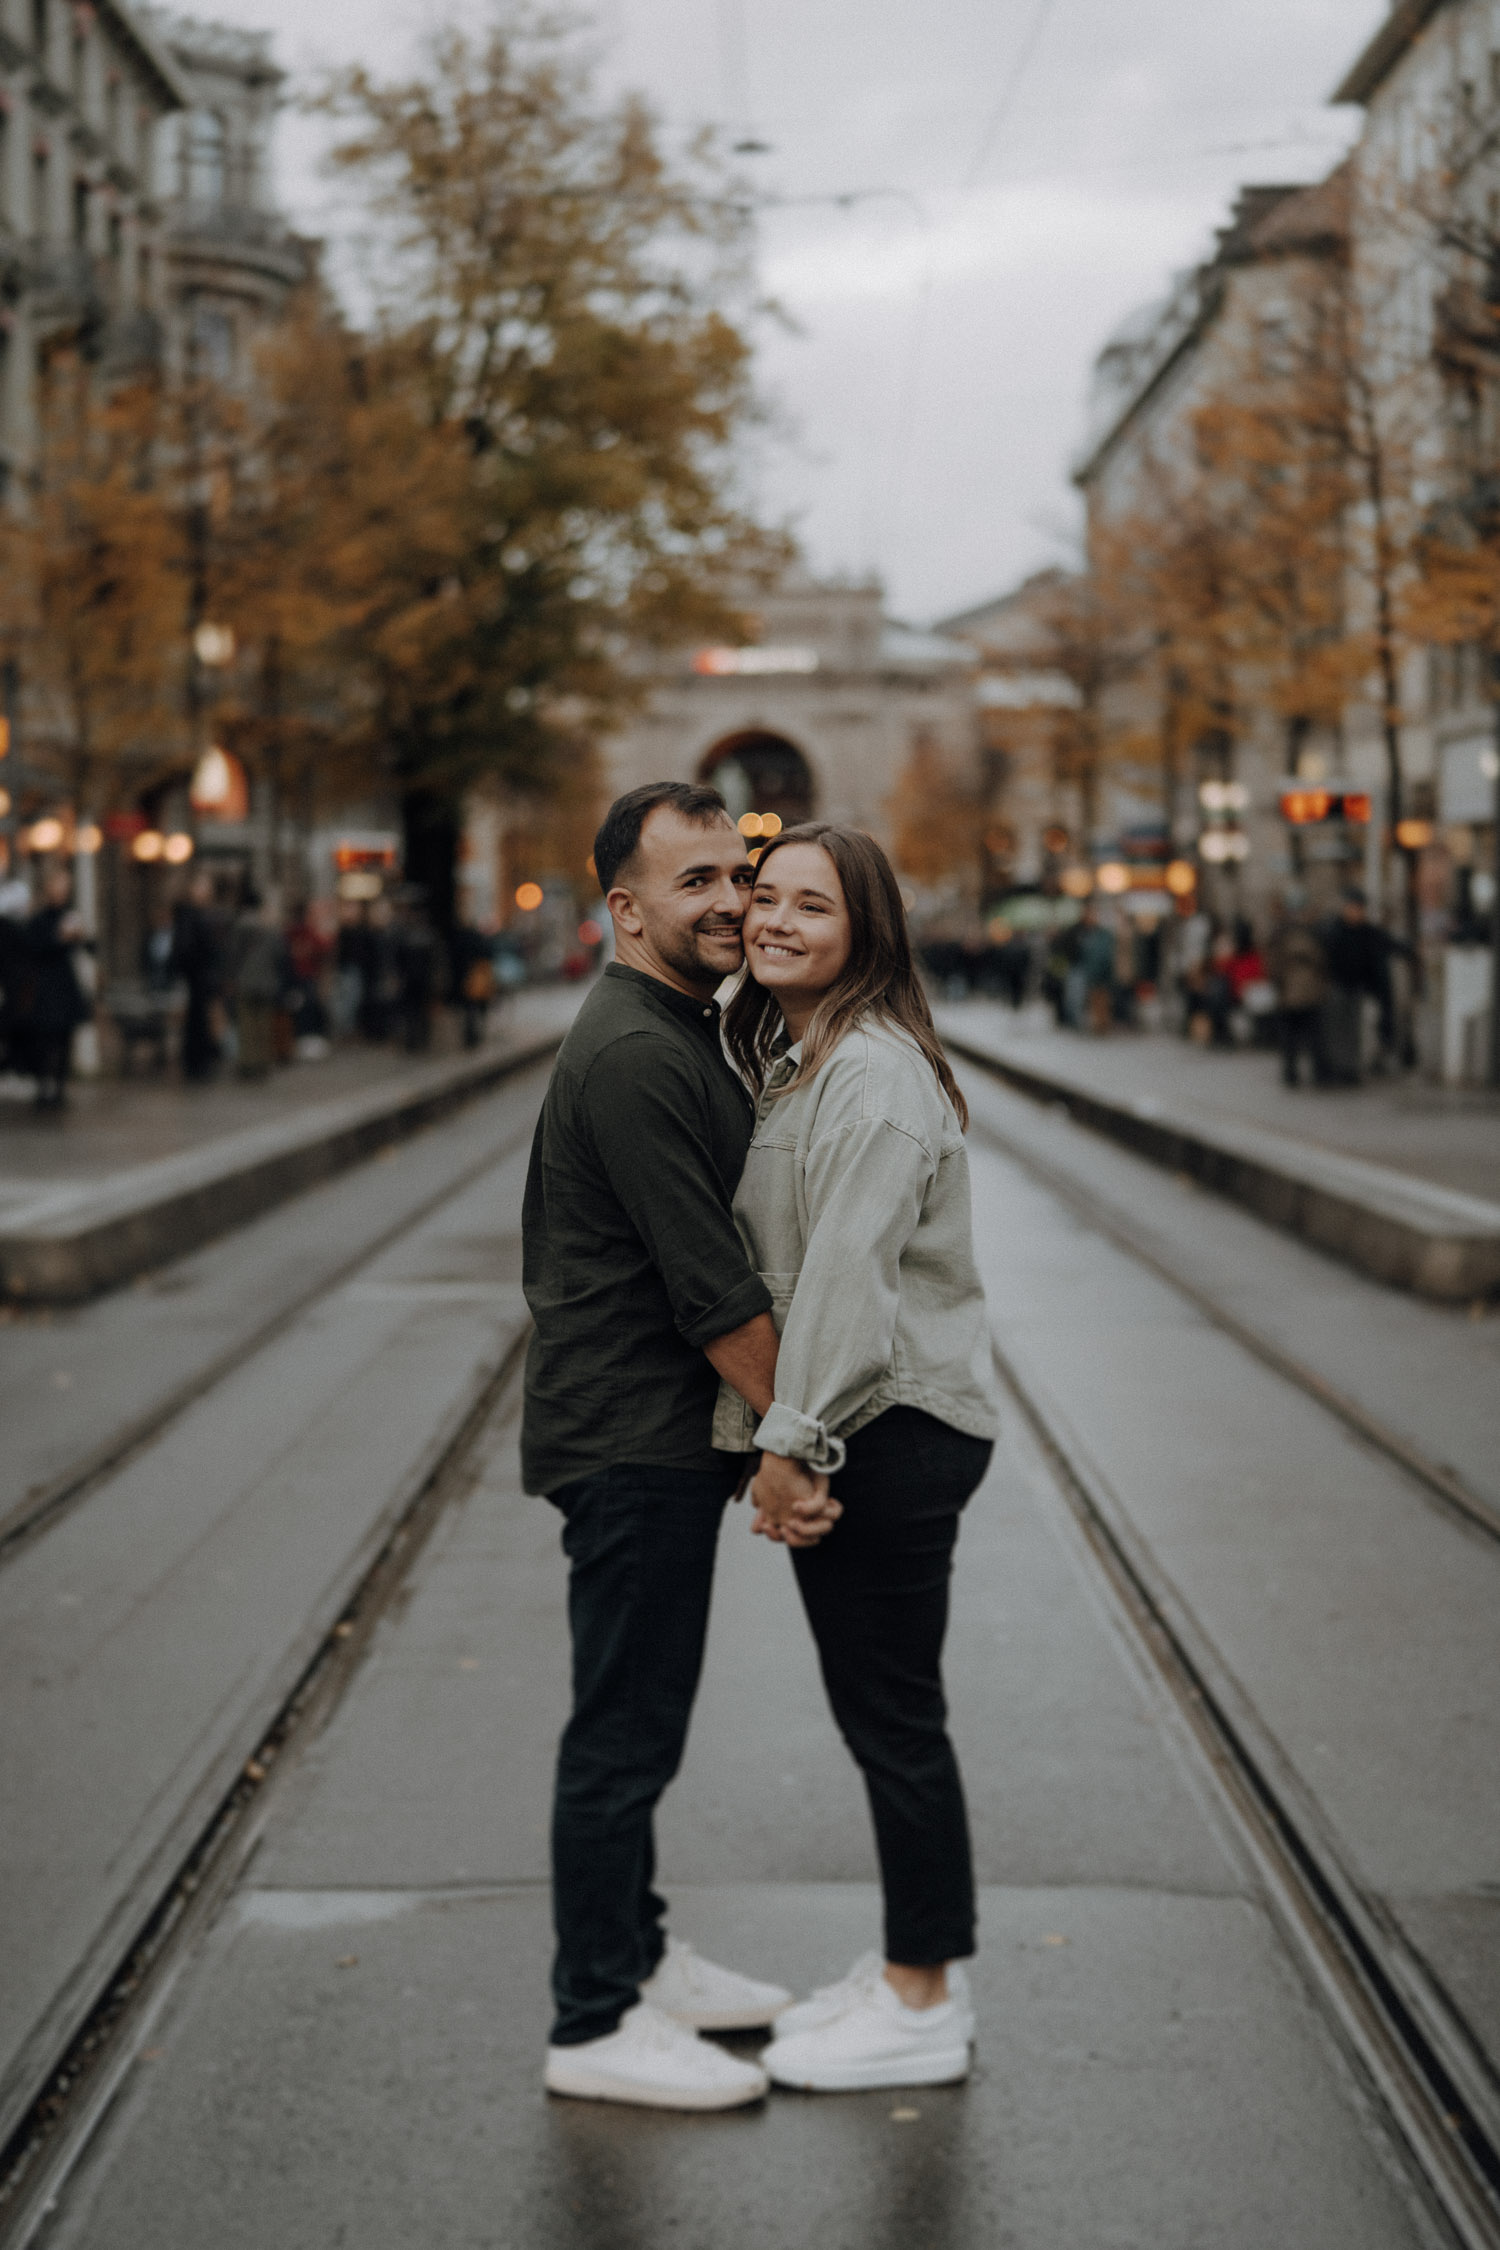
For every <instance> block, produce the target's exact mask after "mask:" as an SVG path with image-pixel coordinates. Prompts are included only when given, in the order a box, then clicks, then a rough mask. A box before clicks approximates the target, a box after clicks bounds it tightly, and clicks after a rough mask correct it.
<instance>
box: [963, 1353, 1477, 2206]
mask: <svg viewBox="0 0 1500 2250" xmlns="http://www.w3.org/2000/svg"><path fill="white" fill-rule="evenodd" d="M992 1342H993V1348H994V1356H995V1364H996V1368H997V1370H998V1372H999V1374H1000V1377H1001V1381H1002V1383H1003V1384H1004V1386H1005V1388H1006V1390H1007V1391H1008V1392H1009V1393H1010V1395H1011V1397H1012V1398H1013V1400H1014V1401H1015V1404H1016V1406H1017V1408H1018V1410H1019V1411H1020V1413H1021V1414H1022V1415H1023V1417H1024V1418H1025V1421H1026V1423H1027V1426H1028V1428H1029V1429H1030V1430H1031V1432H1032V1435H1033V1437H1034V1438H1035V1440H1036V1442H1037V1444H1038V1445H1039V1447H1040V1449H1041V1451H1042V1454H1043V1456H1044V1458H1045V1460H1046V1462H1047V1464H1048V1466H1049V1468H1050V1470H1051V1472H1052V1474H1053V1476H1054V1477H1055V1479H1056V1481H1057V1484H1058V1488H1059V1490H1060V1492H1061V1494H1062V1496H1063V1498H1064V1500H1065V1502H1066V1504H1067V1506H1068V1508H1069V1510H1070V1512H1071V1514H1072V1515H1073V1517H1074V1520H1075V1522H1076V1523H1077V1525H1078V1527H1079V1529H1080V1531H1081V1533H1082V1535H1083V1537H1084V1539H1085V1542H1086V1544H1087V1546H1088V1549H1089V1551H1090V1553H1091V1555H1092V1556H1093V1558H1094V1560H1095V1562H1096V1564H1097V1566H1098V1567H1099V1569H1100V1571H1101V1574H1102V1575H1103V1577H1104V1579H1105V1582H1106V1584H1107V1585H1108V1586H1109V1588H1110V1590H1111V1592H1112V1594H1113V1595H1114V1598H1115V1600H1116V1602H1117V1604H1118V1605H1119V1608H1120V1610H1121V1612H1122V1614H1123V1617H1124V1619H1125V1621H1126V1622H1127V1624H1128V1626H1129V1628H1130V1629H1131V1631H1132V1633H1133V1636H1134V1638H1135V1640H1136V1642H1137V1644H1138V1645H1139V1646H1140V1648H1141V1650H1142V1652H1143V1654H1144V1655H1145V1657H1146V1658H1147V1660H1148V1661H1149V1662H1150V1664H1151V1666H1152V1668H1153V1670H1154V1671H1155V1673H1156V1674H1157V1676H1158V1677H1159V1678H1160V1679H1161V1680H1162V1682H1163V1684H1164V1685H1165V1687H1166V1688H1167V1690H1168V1692H1169V1693H1170V1695H1171V1697H1172V1699H1173V1701H1174V1703H1175V1705H1176V1707H1177V1709H1178V1711H1179V1712H1180V1714H1181V1716H1182V1717H1183V1719H1184V1720H1185V1721H1186V1723H1187V1725H1188V1727H1189V1729H1190V1731H1191V1733H1192V1735H1193V1737H1194V1739H1195V1740H1196V1742H1197V1743H1198V1745H1199V1748H1200V1749H1201V1750H1202V1751H1203V1753H1204V1754H1205V1756H1206V1759H1207V1762H1208V1764H1209V1767H1210V1769H1211V1771H1212V1772H1213V1774H1214V1776H1215V1778H1216V1779H1217V1781H1218V1783H1219V1787H1220V1790H1221V1792H1222V1796H1223V1799H1224V1802H1225V1805H1226V1809H1227V1811H1228V1814H1229V1817H1230V1819H1231V1820H1232V1823H1233V1826H1234V1830H1235V1833H1236V1835H1237V1836H1238V1838H1239V1840H1240V1842H1241V1843H1242V1845H1243V1846H1244V1847H1245V1849H1246V1850H1247V1852H1248V1854H1249V1857H1250V1860H1251V1863H1252V1865H1253V1867H1254V1869H1255V1872H1256V1874H1257V1876H1258V1878H1259V1880H1260V1882H1261V1885H1262V1888H1263V1893H1264V1897H1265V1900H1266V1903H1267V1905H1268V1907H1269V1909H1270V1912H1271V1914H1272V1918H1273V1920H1274V1922H1275V1924H1276V1927H1277V1928H1278V1930H1279V1932H1280V1933H1281V1935H1282V1937H1283V1939H1284V1941H1285V1942H1286V1943H1287V1946H1288V1950H1289V1952H1290V1953H1291V1955H1292V1958H1293V1960H1294V1961H1295V1963H1296V1964H1297V1966H1298V1967H1299V1968H1300V1970H1301V1971H1302V1973H1303V1975H1304V1977H1305V1979H1306V1981H1307V1982H1308V1984H1309V1986H1310V1988H1311V1990H1312V1992H1313V1995H1314V1998H1315V2000H1316V2002H1317V2003H1318V2004H1319V2006H1320V2008H1321V2010H1322V2012H1323V2014H1324V2016H1325V2018H1326V2019H1327V2020H1328V2021H1329V2022H1330V2024H1331V2025H1332V2027H1333V2029H1334V2031H1335V2033H1336V2035H1337V2037H1338V2040H1339V2043H1340V2045H1341V2047H1342V2049H1343V2051H1344V2053H1345V2055H1346V2056H1347V2057H1348V2059H1349V2061H1350V2062H1351V2064H1352V2065H1353V2067H1354V2069H1355V2072H1356V2074H1357V2076H1358V2078H1359V2080H1360V2082H1361V2083H1362V2084H1363V2085H1364V2086H1365V2087H1366V2089H1367V2090H1368V2092H1369V2094H1370V2095H1371V2096H1372V2097H1373V2099H1374V2101H1375V2104H1376V2106H1377V2108H1378V2110H1379V2111H1380V2113H1381V2114H1382V2115H1383V2116H1384V2117H1385V2119H1386V2120H1387V2122H1388V2124H1389V2126H1390V2128H1391V2130H1392V2133H1393V2136H1394V2138H1395V2140H1396V2142H1397V2145H1398V2146H1399V2147H1400V2148H1401V2149H1402V2150H1403V2151H1404V2153H1405V2155H1406V2157H1407V2159H1408V2161H1409V2164H1410V2165H1411V2167H1412V2168H1413V2169H1414V2173H1415V2178H1416V2182H1417V2184H1418V2185H1419V2187H1420V2188H1421V2189H1422V2190H1423V2191H1425V2200H1426V2201H1427V2203H1428V2205H1429V2207H1430V2209H1431V2211H1432V2213H1433V2215H1434V2216H1436V2217H1437V2218H1438V2219H1439V2220H1440V2221H1441V2223H1442V2225H1443V2227H1444V2229H1445V2231H1446V2233H1447V2234H1448V2235H1449V2237H1450V2238H1451V2240H1452V2241H1453V2242H1454V2243H1456V2244H1458V2245H1461V2246H1462V2250H1500V2088H1497V2086H1496V2083H1495V2079H1494V2075H1493V2072H1492V2070H1491V2067H1490V2065H1489V2062H1488V2058H1487V2057H1485V2056H1484V2055H1483V2053H1482V2052H1481V2050H1480V2049H1479V2048H1478V2046H1477V2044H1476V2043H1475V2042H1474V2040H1473V2038H1472V2035H1471V2034H1470V2033H1469V2031H1468V2028H1467V2026H1466V2025H1465V2024H1464V2023H1463V2022H1462V2019H1461V2018H1459V2017H1458V2016H1457V2015H1456V2013H1455V2012H1454V2011H1453V2010H1452V2009H1451V2007H1450V2005H1449V2003H1448V2002H1447V1999H1446V1996H1445V1995H1444V1994H1442V1993H1441V1991H1440V1990H1439V1988H1438V1987H1437V1986H1436V1985H1435V1984H1434V1983H1433V1980H1432V1979H1431V1977H1430V1975H1428V1973H1427V1972H1426V1969H1425V1966H1424V1965H1423V1964H1422V1963H1421V1962H1420V1961H1419V1960H1418V1959H1417V1957H1416V1956H1415V1955H1414V1954H1413V1953H1412V1951H1411V1949H1410V1947H1409V1946H1407V1945H1406V1944H1405V1942H1404V1941H1403V1940H1402V1939H1401V1937H1400V1934H1399V1932H1398V1931H1397V1930H1396V1929H1395V1928H1394V1925H1393V1924H1391V1922H1390V1920H1389V1918H1388V1917H1387V1916H1386V1915H1385V1914H1384V1913H1383V1912H1382V1911H1381V1910H1380V1909H1379V1908H1378V1907H1377V1906H1376V1905H1375V1904H1374V1903H1373V1902H1372V1901H1371V1900H1369V1899H1368V1898H1367V1897H1366V1896H1365V1894H1364V1893H1363V1891H1362V1890H1361V1888H1360V1886H1359V1885H1358V1884H1357V1883H1356V1882H1355V1880H1354V1879H1353V1877H1352V1876H1351V1875H1350V1873H1349V1871H1348V1870H1347V1869H1346V1868H1345V1867H1344V1866H1343V1864H1342V1862H1341V1859H1340V1857H1339V1854H1338V1852H1337V1850H1336V1849H1335V1848H1334V1846H1333V1844H1332V1841H1331V1839H1330V1838H1329V1836H1328V1834H1327V1832H1326V1829H1325V1826H1324V1823H1323V1821H1322V1818H1321V1816H1320V1814H1319V1813H1318V1811H1317V1808H1316V1806H1315V1805H1314V1804H1313V1802H1312V1800H1311V1799H1310V1798H1309V1797H1308V1796H1307V1794H1306V1792H1305V1790H1304V1789H1303V1788H1302V1787H1301V1785H1300V1783H1299V1782H1298V1781H1297V1780H1296V1778H1295V1776H1293V1775H1292V1774H1291V1772H1290V1770H1289V1769H1288V1767H1287V1766H1286V1762H1285V1760H1284V1758H1283V1757H1282V1754H1281V1752H1280V1751H1279V1749H1278V1747H1277V1745H1276V1744H1275V1742H1274V1741H1273V1740H1272V1738H1271V1737H1270V1736H1269V1735H1268V1734H1267V1733H1266V1731H1265V1729H1264V1728H1263V1726H1262V1725H1261V1723H1260V1722H1259V1720H1258V1719H1257V1717H1256V1715H1255V1713H1254V1711H1253V1708H1252V1707H1251V1706H1250V1705H1249V1704H1248V1702H1247V1701H1246V1699H1245V1697H1244V1696H1243V1694H1242V1693H1241V1691H1240V1690H1239V1688H1238V1686H1237V1684H1236V1683H1235V1681H1234V1680H1233V1678H1232V1676H1231V1675H1230V1674H1229V1673H1228V1672H1227V1671H1226V1670H1225V1668H1224V1667H1223V1666H1222V1665H1221V1663H1220V1662H1219V1659H1218V1657H1217V1654H1216V1652H1215V1651H1214V1649H1213V1647H1212V1644H1211V1643H1210V1642H1209V1641H1208V1639H1207V1637H1206V1636H1205V1635H1204V1634H1203V1632H1202V1631H1201V1629H1200V1628H1199V1627H1198V1625H1197V1623H1196V1621H1195V1620H1194V1618H1193V1617H1192V1614H1191V1612H1190V1611H1189V1610H1188V1609H1187V1607H1186V1606H1185V1605H1184V1604H1183V1603H1182V1601H1181V1600H1180V1598H1179V1597H1178V1596H1177V1595H1176V1593H1175V1591H1174V1590H1173V1589H1172V1587H1171V1585H1170V1582H1169V1581H1168V1580H1167V1579H1166V1577H1165V1575H1164V1573H1162V1571H1161V1570H1160V1569H1159V1567H1158V1566H1157V1564H1156V1562H1155V1560H1154V1558H1153V1556H1152V1555H1151V1553H1150V1550H1149V1548H1148V1547H1147V1545H1146V1543H1145V1542H1144V1541H1143V1540H1142V1539H1141V1537H1140V1536H1139V1534H1138V1533H1137V1532H1136V1531H1135V1530H1134V1528H1133V1526H1132V1525H1131V1524H1130V1523H1129V1521H1128V1519H1127V1518H1126V1517H1125V1514H1124V1511H1123V1510H1122V1509H1121V1508H1120V1506H1119V1504H1118V1502H1117V1501H1116V1500H1115V1498H1114V1496H1113V1495H1112V1494H1111V1493H1110V1492H1109V1490H1108V1486H1107V1483H1106V1482H1105V1480H1104V1479H1103V1478H1102V1477H1101V1476H1099V1475H1098V1473H1097V1472H1096V1471H1095V1470H1094V1469H1093V1468H1092V1466H1091V1465H1090V1464H1089V1463H1088V1462H1087V1461H1086V1460H1085V1459H1084V1458H1081V1456H1082V1454H1083V1448H1082V1447H1081V1446H1079V1445H1078V1444H1077V1443H1076V1441H1075V1440H1074V1439H1073V1438H1072V1434H1071V1433H1070V1432H1068V1431H1067V1430H1066V1429H1065V1428H1063V1427H1060V1426H1059V1425H1060V1423H1061V1420H1062V1417H1061V1416H1060V1414H1058V1413H1057V1411H1056V1409H1055V1408H1054V1409H1053V1410H1052V1411H1050V1412H1049V1408H1048V1404H1047V1403H1044V1401H1043V1399H1042V1398H1041V1397H1039V1396H1038V1387H1037V1386H1036V1385H1035V1384H1034V1383H1033V1382H1032V1381H1031V1380H1030V1379H1029V1378H1028V1376H1027V1375H1026V1373H1025V1372H1024V1370H1023V1369H1022V1368H1021V1367H1019V1366H1018V1365H1017V1363H1016V1362H1015V1361H1014V1360H1013V1359H1012V1358H1011V1356H1010V1355H1009V1353H1008V1352H1007V1351H1006V1350H1005V1347H1004V1346H1003V1345H1002V1344H1001V1343H1000V1342H999V1340H998V1339H997V1338H994V1339H992Z"/></svg>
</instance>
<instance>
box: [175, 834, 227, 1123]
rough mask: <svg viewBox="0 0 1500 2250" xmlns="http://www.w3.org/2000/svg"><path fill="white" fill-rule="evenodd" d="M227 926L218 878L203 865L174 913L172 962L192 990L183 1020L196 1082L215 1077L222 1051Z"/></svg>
mask: <svg viewBox="0 0 1500 2250" xmlns="http://www.w3.org/2000/svg"><path fill="white" fill-rule="evenodd" d="M226 943H227V932H226V930H225V927H224V920H223V916H222V915H221V914H220V912H219V908H218V903H217V900H216V898H215V894H214V879H213V877H212V876H211V875H210V874H209V873H208V871H207V869H206V868H205V869H202V870H200V872H199V873H198V874H196V875H194V877H193V878H192V880H191V882H190V883H189V884H188V888H187V896H186V897H185V898H182V899H179V900H178V902H177V905H176V907H175V908H174V909H173V914H172V968H173V974H174V975H175V976H177V977H178V978H180V979H181V981H182V984H183V986H184V988H185V990H186V992H187V1009H186V1012H185V1014H184V1016H183V1024H182V1075H183V1077H184V1078H186V1079H188V1080H189V1081H190V1082H191V1083H193V1084H196V1085H202V1084H204V1083H205V1082H206V1081H207V1080H208V1079H210V1078H212V1076H213V1074H214V1072H215V1070H216V1069H217V1068H218V1065H219V1058H220V1056H221V1054H222V1052H223V1046H222V1040H221V1021H220V1019H221V1013H222V1009H223V1005H224V977H225V970H226Z"/></svg>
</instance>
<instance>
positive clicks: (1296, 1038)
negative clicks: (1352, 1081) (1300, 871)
mask: <svg viewBox="0 0 1500 2250" xmlns="http://www.w3.org/2000/svg"><path fill="white" fill-rule="evenodd" d="M1266 965H1267V967H1268V968H1269V969H1270V972H1271V979H1272V982H1273V983H1274V984H1275V986H1276V995H1277V999H1278V1001H1279V1003H1280V1006H1279V1011H1278V1013H1279V1017H1280V1023H1279V1029H1280V1034H1281V1082H1282V1084H1283V1085H1284V1086H1299V1085H1300V1084H1301V1082H1302V1078H1301V1058H1302V1056H1303V1055H1304V1054H1305V1055H1306V1056H1307V1058H1308V1064H1309V1067H1310V1069H1311V1071H1312V1075H1313V1078H1314V1081H1315V1082H1321V1079H1322V1070H1323V1054H1322V1047H1321V1044H1320V1041H1319V1030H1320V1027H1321V1022H1322V1010H1323V1002H1324V1000H1325V999H1326V998H1327V996H1328V964H1327V962H1326V960H1325V959H1324V955H1323V943H1322V940H1321V939H1320V937H1319V936H1318V933H1317V931H1316V930H1315V929H1314V928H1313V926H1312V924H1311V922H1310V921H1309V920H1308V918H1307V913H1306V909H1305V907H1304V905H1303V902H1302V899H1301V896H1300V894H1299V895H1298V896H1297V897H1295V898H1290V899H1288V901H1287V915H1286V919H1285V921H1284V922H1283V923H1282V924H1281V926H1280V928H1279V929H1278V930H1277V931H1276V933H1275V935H1274V936H1273V937H1272V939H1271V943H1270V947H1269V953H1268V960H1267V964H1266Z"/></svg>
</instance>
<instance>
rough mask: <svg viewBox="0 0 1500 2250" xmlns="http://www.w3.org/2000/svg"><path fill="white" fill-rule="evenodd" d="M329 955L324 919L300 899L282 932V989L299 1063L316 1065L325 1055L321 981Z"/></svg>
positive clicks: (326, 1030)
mask: <svg viewBox="0 0 1500 2250" xmlns="http://www.w3.org/2000/svg"><path fill="white" fill-rule="evenodd" d="M332 954H333V940H332V938H331V937H330V935H329V932H328V929H327V927H326V923H325V920H324V916H323V914H322V913H320V912H319V909H318V907H317V906H316V905H315V904H314V903H313V902H312V901H311V900H304V902H303V903H302V905H301V906H300V907H299V908H298V910H297V912H296V913H295V914H294V915H293V917H292V923H291V927H290V928H289V929H288V931H287V933H286V989H285V991H284V993H283V995H282V997H283V1000H284V1002H285V1005H286V1007H287V1009H288V1011H289V1013H290V1016H291V1031H292V1049H293V1052H294V1054H295V1055H296V1057H297V1059H298V1061H299V1062H317V1061H319V1060H320V1059H321V1058H322V1057H323V1056H324V1055H326V1054H327V1052H328V1035H329V1028H330V1027H329V1020H328V1009H327V1005H326V1003H325V1001H324V998H323V982H324V978H325V977H326V975H327V972H328V964H329V961H330V959H331V958H332Z"/></svg>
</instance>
